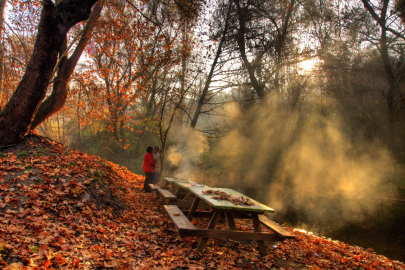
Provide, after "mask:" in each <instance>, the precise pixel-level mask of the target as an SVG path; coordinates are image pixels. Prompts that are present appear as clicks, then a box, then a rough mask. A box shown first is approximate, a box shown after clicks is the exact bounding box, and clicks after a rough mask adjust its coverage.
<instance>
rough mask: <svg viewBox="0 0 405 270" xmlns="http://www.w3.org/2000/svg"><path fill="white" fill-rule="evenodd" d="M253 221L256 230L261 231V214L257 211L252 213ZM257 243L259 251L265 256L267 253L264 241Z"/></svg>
mask: <svg viewBox="0 0 405 270" xmlns="http://www.w3.org/2000/svg"><path fill="white" fill-rule="evenodd" d="M252 221H253V227H254V229H255V232H261V231H262V230H261V228H260V220H259V215H258V214H256V213H252ZM257 244H258V246H259V253H260V256H262V257H263V256H265V255H266V246H265V245H264V241H257Z"/></svg>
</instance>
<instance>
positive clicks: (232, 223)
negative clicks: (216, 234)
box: [225, 212, 236, 231]
mask: <svg viewBox="0 0 405 270" xmlns="http://www.w3.org/2000/svg"><path fill="white" fill-rule="evenodd" d="M225 216H226V221H227V222H228V227H229V230H231V231H236V225H235V219H234V218H233V213H230V212H225Z"/></svg>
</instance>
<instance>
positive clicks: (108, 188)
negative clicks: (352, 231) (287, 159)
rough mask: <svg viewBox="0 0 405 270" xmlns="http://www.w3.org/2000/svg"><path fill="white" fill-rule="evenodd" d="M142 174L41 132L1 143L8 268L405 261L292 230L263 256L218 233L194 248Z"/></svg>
mask: <svg viewBox="0 0 405 270" xmlns="http://www.w3.org/2000/svg"><path fill="white" fill-rule="evenodd" d="M142 182H143V176H139V175H136V174H134V173H132V172H130V171H128V170H127V169H126V168H124V167H120V166H118V165H116V164H113V163H111V162H108V161H105V160H102V159H100V158H99V157H96V156H90V155H88V154H85V153H82V152H78V151H71V150H69V149H67V148H65V147H64V146H63V145H61V144H59V143H55V142H52V141H49V140H47V139H45V138H42V137H39V136H37V135H30V136H28V137H27V138H26V139H25V140H24V142H23V143H21V144H19V145H16V146H12V147H9V148H4V149H0V268H2V269H106V268H113V269H150V268H163V269H320V268H327V269H348V268H351V269H405V265H404V264H403V263H401V262H398V261H392V260H390V259H388V258H386V257H384V256H380V255H377V254H375V253H374V252H373V251H372V250H364V249H363V248H360V247H353V246H349V245H347V244H345V243H341V242H339V241H332V240H330V239H324V238H319V237H316V236H313V235H310V234H307V233H305V232H301V231H299V230H293V229H290V230H291V231H293V232H294V234H295V235H296V239H295V240H287V241H284V242H276V243H268V245H267V246H268V253H267V255H266V256H265V257H264V258H260V257H259V255H258V251H257V249H256V244H255V243H250V242H243V241H231V240H215V241H212V240H210V241H209V243H208V245H207V248H206V251H205V253H204V254H196V253H195V252H194V250H195V248H196V246H197V243H198V239H197V238H181V237H179V235H178V233H177V232H176V230H175V228H174V226H173V225H172V223H171V221H170V220H169V219H168V218H167V216H166V214H165V213H164V212H163V211H162V210H161V209H160V208H159V206H158V204H157V203H156V201H155V200H154V195H152V194H145V193H143V192H142V188H141V187H142ZM198 222H200V223H201V224H200V225H202V224H206V223H207V222H208V221H207V220H203V219H202V220H199V221H198ZM219 226H225V224H224V223H220V225H219ZM237 227H238V228H239V229H241V230H251V229H252V226H251V224H246V223H244V222H238V223H237Z"/></svg>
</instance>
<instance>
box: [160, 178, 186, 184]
mask: <svg viewBox="0 0 405 270" xmlns="http://www.w3.org/2000/svg"><path fill="white" fill-rule="evenodd" d="M163 181H166V182H168V183H169V184H173V183H176V182H182V183H188V181H187V180H184V179H178V178H171V177H163Z"/></svg>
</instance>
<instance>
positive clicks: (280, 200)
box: [168, 104, 395, 224]
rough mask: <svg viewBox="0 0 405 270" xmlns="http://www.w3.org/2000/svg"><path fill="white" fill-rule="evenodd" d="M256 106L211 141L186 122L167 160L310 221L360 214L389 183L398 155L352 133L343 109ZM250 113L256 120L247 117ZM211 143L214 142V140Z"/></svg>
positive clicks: (201, 179)
mask: <svg viewBox="0 0 405 270" xmlns="http://www.w3.org/2000/svg"><path fill="white" fill-rule="evenodd" d="M271 107H273V108H274V109H268V108H263V107H258V108H255V110H254V111H252V112H249V113H248V114H246V113H245V114H241V112H240V109H239V108H238V107H237V105H236V104H231V105H229V107H228V108H227V110H228V112H230V113H231V114H233V116H235V119H238V120H235V119H233V120H232V122H233V128H232V129H231V130H230V131H229V132H228V133H227V134H226V136H224V137H222V138H220V139H215V140H213V141H210V142H209V141H208V139H207V138H206V137H205V136H203V134H201V133H200V132H198V131H191V130H189V129H187V128H182V129H178V130H176V131H175V132H173V133H172V135H171V138H170V140H171V141H172V142H173V143H174V146H172V147H170V148H169V149H168V159H169V160H170V162H171V163H172V164H173V165H175V166H177V167H178V170H177V171H176V173H175V176H176V177H179V178H185V179H188V180H190V181H193V182H198V183H203V184H206V185H209V186H212V187H230V188H234V189H236V190H239V191H240V192H242V193H244V194H246V195H247V196H249V197H253V198H254V199H256V200H258V201H260V202H262V203H264V204H266V205H268V206H270V207H272V208H273V209H275V210H276V212H277V213H285V212H286V211H288V210H291V209H294V210H295V211H297V212H300V213H302V214H305V216H306V217H307V218H308V219H309V220H312V221H319V222H320V223H321V222H324V221H325V220H326V221H333V220H337V219H338V220H339V221H340V222H342V224H343V223H344V222H350V221H357V220H361V219H362V218H364V217H365V216H367V215H369V214H372V213H373V212H374V211H375V209H376V207H377V206H378V204H379V203H380V201H379V200H375V199H374V198H373V197H375V196H379V195H381V194H384V193H385V192H386V191H388V190H389V189H390V186H389V185H388V184H387V183H386V179H387V178H388V177H390V176H391V175H392V174H393V173H394V172H395V170H394V168H395V160H394V159H393V158H392V157H391V155H390V153H389V151H388V150H386V148H385V147H384V145H383V144H381V143H379V142H377V141H372V142H371V141H366V140H365V139H364V138H363V137H362V136H352V135H350V136H349V135H348V132H347V130H348V129H349V128H350V129H352V128H353V126H350V125H354V124H351V123H347V122H346V123H345V122H344V121H343V120H342V119H341V118H340V117H339V115H338V114H333V115H329V116H324V115H322V114H321V113H311V114H309V113H307V114H304V113H302V112H300V111H298V110H297V111H292V112H289V113H283V112H280V110H279V109H277V108H278V106H271ZM249 119H251V120H249ZM208 145H210V146H208Z"/></svg>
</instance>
